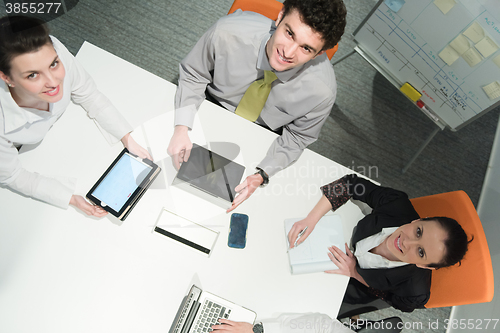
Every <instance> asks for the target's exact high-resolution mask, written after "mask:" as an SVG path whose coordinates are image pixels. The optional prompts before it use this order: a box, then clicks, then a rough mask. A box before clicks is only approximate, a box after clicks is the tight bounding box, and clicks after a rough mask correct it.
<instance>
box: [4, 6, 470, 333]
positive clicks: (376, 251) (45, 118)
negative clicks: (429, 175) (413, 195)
mask: <svg viewBox="0 0 500 333" xmlns="http://www.w3.org/2000/svg"><path fill="white" fill-rule="evenodd" d="M346 14H347V13H346V8H345V5H344V4H343V2H342V0H285V1H284V4H283V8H282V10H281V12H280V13H279V15H278V18H277V20H276V21H272V20H270V19H268V18H266V17H264V16H262V15H260V14H257V13H253V12H242V11H241V10H238V11H236V12H235V13H233V14H230V15H227V16H225V17H223V18H221V19H219V20H218V21H217V22H216V23H215V24H214V25H213V26H212V27H211V28H210V29H208V30H207V31H206V33H205V34H204V35H203V36H201V38H200V39H199V41H198V42H197V43H196V45H195V46H194V48H193V49H192V50H191V52H189V54H188V55H187V56H186V57H185V58H184V59H183V60H182V61H181V63H180V66H179V74H180V77H179V84H178V89H177V93H176V98H175V107H176V111H175V131H174V135H173V137H172V138H171V141H170V143H169V147H168V152H169V154H170V155H171V156H172V158H173V161H174V164H175V165H176V167H177V168H178V167H179V165H180V163H182V162H184V161H187V160H188V158H189V152H190V149H191V147H192V144H191V142H190V140H189V137H188V131H189V130H190V129H191V128H192V126H193V119H194V115H195V113H196V112H197V109H198V108H199V106H200V104H201V103H202V101H203V100H204V99H209V100H211V101H213V102H214V103H217V104H219V105H220V106H222V107H224V108H225V109H227V110H228V111H230V112H234V113H236V114H238V115H240V116H242V117H244V118H246V119H248V120H249V121H252V122H254V123H256V124H258V125H260V126H263V127H265V128H267V129H269V130H271V131H275V132H277V133H279V137H278V138H277V139H276V140H275V141H274V143H273V144H272V145H271V147H266V148H265V149H267V155H266V156H265V158H264V159H263V160H262V161H261V163H260V164H259V165H258V166H257V169H256V170H255V174H253V175H251V176H249V177H247V178H246V179H245V181H244V182H243V183H242V184H240V185H239V186H238V187H236V191H237V192H238V195H237V197H236V198H235V200H234V202H233V204H232V206H231V207H230V208H229V209H228V212H229V211H232V210H234V209H235V208H236V207H238V205H240V204H241V203H242V202H243V201H244V200H246V199H248V198H249V197H250V196H251V195H252V193H253V192H254V191H255V190H256V189H257V188H258V187H259V186H265V185H266V184H268V183H269V182H270V181H271V177H272V176H273V175H275V174H276V173H278V172H279V171H281V170H283V169H284V168H286V167H287V166H289V165H290V164H292V163H293V162H294V161H296V160H297V159H298V158H299V157H300V155H301V153H302V151H303V150H304V149H305V148H306V147H307V146H308V145H309V144H311V143H312V142H314V141H315V140H316V139H317V138H318V136H319V133H320V131H321V128H322V126H323V124H324V122H325V120H326V119H327V117H328V115H329V113H330V111H331V109H332V106H333V104H334V102H335V97H336V80H335V74H334V71H333V68H332V66H331V63H330V61H329V59H328V58H327V56H326V54H325V51H326V50H327V49H330V48H332V47H334V46H335V45H337V43H338V42H339V41H340V39H341V36H342V34H343V33H344V28H345V25H346ZM0 79H1V81H0V114H1V115H0V185H1V186H2V187H5V188H7V189H10V190H13V191H16V192H19V193H21V194H23V195H26V196H29V197H32V198H35V199H38V200H42V201H45V202H47V203H48V204H52V205H55V206H58V207H61V208H67V207H68V205H73V206H75V207H76V208H78V209H80V210H82V211H84V212H85V213H86V214H88V215H93V216H98V217H100V216H104V215H105V214H106V212H105V211H104V210H103V209H101V208H99V207H96V206H93V205H91V204H89V203H88V202H87V201H86V200H85V199H84V198H83V197H81V196H80V195H77V194H75V193H74V191H75V181H74V180H72V179H58V178H54V177H48V176H44V175H40V174H38V173H36V172H32V171H29V170H27V169H25V168H24V167H23V166H22V165H21V163H20V161H19V158H18V154H19V153H20V151H21V152H22V146H23V145H29V144H35V143H37V142H40V141H41V140H43V138H44V136H45V135H46V134H47V132H48V131H49V130H50V128H51V127H52V126H53V125H54V123H55V122H56V121H57V120H58V119H59V117H60V116H61V115H62V114H63V113H64V111H65V110H66V108H67V106H68V105H69V103H70V101H73V102H75V103H76V104H79V105H81V106H82V107H83V108H84V109H85V110H86V111H87V113H88V115H89V117H91V118H93V119H95V120H96V121H97V122H98V123H99V124H100V125H101V127H102V128H104V129H105V130H106V131H107V132H109V133H110V134H111V135H112V136H114V137H115V138H116V139H117V141H118V140H121V141H122V143H123V145H124V146H125V147H127V148H128V149H129V150H130V151H131V152H132V153H134V154H136V155H138V156H140V157H142V158H149V159H151V156H150V155H149V153H148V152H147V150H146V149H144V148H143V147H141V146H140V145H138V144H137V143H136V142H135V141H134V140H133V139H132V137H131V136H130V132H131V130H132V128H130V125H129V124H128V123H127V122H126V121H125V119H124V118H123V117H122V116H121V114H120V112H119V111H118V110H116V108H114V107H113V105H112V104H111V102H110V101H109V100H108V99H107V98H106V97H105V96H104V95H103V94H102V93H100V92H99V91H98V90H97V88H96V86H95V84H94V82H93V80H92V79H91V78H90V77H89V75H88V74H87V73H86V72H85V70H84V69H83V67H82V66H81V65H79V64H78V62H77V61H76V59H75V58H74V57H73V56H72V55H71V54H70V53H69V51H68V50H67V49H66V48H65V47H64V45H63V44H62V43H61V42H60V41H59V40H58V39H57V38H56V37H54V36H51V35H49V32H48V28H47V25H46V24H45V23H43V22H42V21H40V20H37V19H33V18H27V17H23V16H16V17H3V18H1V19H0ZM242 135H245V134H244V133H242ZM248 140H252V138H251V137H248ZM263 148H264V147H263ZM318 185H319V184H318ZM355 189H356V190H355ZM322 191H323V196H322V198H321V199H320V201H319V202H318V204H317V205H316V206H315V207H314V208H312V210H311V212H310V213H309V215H308V216H307V217H306V218H305V219H304V220H302V221H299V222H297V223H295V224H294V226H293V227H292V229H291V230H290V233H289V235H288V237H289V241H290V244H291V246H292V247H293V246H294V243H295V240H296V239H297V237H298V235H299V233H301V232H302V236H301V237H300V238H299V241H298V244H300V243H301V242H303V241H304V240H305V239H306V238H307V237H308V236H309V235H310V234H311V233H312V232H314V227H315V225H316V223H317V222H318V221H319V219H320V218H321V217H322V216H323V215H324V214H326V213H327V212H329V211H330V210H336V209H338V208H339V207H340V206H342V205H343V204H344V203H345V202H346V201H347V200H349V199H355V200H361V201H363V202H365V203H367V204H368V205H369V206H370V207H371V208H372V209H373V210H372V212H371V213H370V214H369V215H367V216H366V217H365V218H363V219H362V220H361V221H359V223H358V224H357V227H356V229H355V231H354V233H353V236H352V239H351V244H350V246H349V245H348V244H346V245H345V253H344V252H343V251H341V250H340V249H338V248H336V247H331V248H330V249H329V251H330V253H329V256H330V259H331V260H332V261H333V262H334V263H335V264H336V265H337V266H338V268H339V269H338V270H335V271H329V272H327V273H333V274H342V275H345V276H348V277H349V278H350V281H349V285H348V289H347V292H346V294H345V297H344V300H343V303H342V307H341V310H340V314H339V318H342V317H346V316H352V315H356V314H359V311H360V310H359V309H360V308H364V307H365V306H366V305H367V304H374V306H375V307H376V308H381V307H384V306H393V307H395V308H397V309H400V310H402V311H413V310H414V309H416V308H423V307H424V306H425V304H426V302H427V301H428V299H429V295H430V285H431V278H430V277H431V271H432V270H434V269H440V268H442V267H447V266H451V265H454V264H456V263H458V262H460V261H461V260H462V259H463V257H464V255H465V253H466V252H467V245H468V242H469V238H470V237H469V236H468V235H466V233H465V232H464V230H463V229H462V228H461V226H460V224H459V223H458V222H457V221H455V220H453V219H450V218H447V217H424V218H422V217H420V216H419V215H418V214H417V212H416V211H415V209H414V208H413V206H412V204H411V202H410V201H409V199H408V196H407V195H406V194H405V193H404V192H402V191H398V190H395V189H391V188H387V187H381V186H377V185H375V184H373V183H371V182H370V181H368V180H366V179H364V178H361V177H358V176H356V175H347V176H344V177H342V178H341V179H338V180H335V181H333V182H332V183H330V184H328V185H325V186H323V187H322ZM269 297H270V298H272V295H269ZM294 320H295V322H297V320H298V321H299V322H300V321H304V320H308V321H311V322H315V321H316V322H317V321H321V320H325V315H321V314H308V315H294V316H288V317H287V316H285V317H280V318H279V319H276V320H275V321H274V322H272V323H274V324H269V323H267V324H266V323H264V324H262V323H258V324H256V325H251V324H248V323H235V322H231V321H228V320H221V322H222V324H224V325H216V326H214V327H213V329H214V330H216V331H227V333H233V332H238V333H251V332H255V333H262V332H263V331H265V332H266V333H271V332H275V331H276V332H278V331H281V332H285V331H287V332H291V325H292V323H293V321H294ZM331 322H332V323H334V322H335V319H334V320H332V321H331ZM311 327H312V329H311V330H309V331H310V332H319V330H318V329H315V328H314V325H313V326H311ZM329 327H330V328H329V329H328V330H326V331H325V332H332V333H333V332H347V331H350V330H349V329H348V328H345V327H342V326H341V325H340V326H339V325H330V326H329ZM220 333H226V332H220Z"/></svg>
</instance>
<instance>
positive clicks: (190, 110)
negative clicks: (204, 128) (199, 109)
mask: <svg viewBox="0 0 500 333" xmlns="http://www.w3.org/2000/svg"><path fill="white" fill-rule="evenodd" d="M195 116H196V107H195V105H194V104H191V105H188V106H183V107H181V108H179V109H175V117H174V126H177V125H182V126H187V127H188V128H189V129H192V128H193V123H194V117H195Z"/></svg>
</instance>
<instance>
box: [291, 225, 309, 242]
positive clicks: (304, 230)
mask: <svg viewBox="0 0 500 333" xmlns="http://www.w3.org/2000/svg"><path fill="white" fill-rule="evenodd" d="M306 230H307V227H305V228H304V229H302V231H301V232H299V234H298V235H297V239H296V240H295V243H293V247H296V246H297V242H298V241H299V238H300V237H302V235H303V234H304V233H305V232H306Z"/></svg>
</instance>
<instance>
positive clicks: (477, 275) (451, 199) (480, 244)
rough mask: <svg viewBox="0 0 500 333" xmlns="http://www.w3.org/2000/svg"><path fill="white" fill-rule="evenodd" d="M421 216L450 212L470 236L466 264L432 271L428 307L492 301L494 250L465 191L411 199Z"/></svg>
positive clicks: (441, 214) (449, 215)
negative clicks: (492, 261) (492, 259)
mask: <svg viewBox="0 0 500 333" xmlns="http://www.w3.org/2000/svg"><path fill="white" fill-rule="evenodd" d="M411 203H412V204H413V206H414V207H415V210H416V211H417V213H418V214H419V215H420V216H421V217H432V216H447V217H451V218H454V219H455V220H457V221H458V223H460V225H461V226H462V228H463V229H464V230H465V232H466V233H467V235H468V236H469V237H471V236H474V240H473V241H472V242H471V243H469V250H468V251H467V254H466V255H465V258H464V259H463V260H462V265H460V266H458V264H457V265H455V266H452V267H448V268H441V269H437V270H434V271H432V283H431V297H430V299H429V301H428V302H427V304H426V305H425V307H426V308H438V307H446V306H455V305H463V304H473V303H483V302H490V301H491V300H492V299H493V291H494V279H493V266H492V264H491V257H490V250H489V249H488V243H487V242H486V236H485V235H484V230H483V226H482V225H481V221H480V220H479V217H478V216H477V212H476V209H475V208H474V205H473V204H472V202H471V201H470V199H469V197H468V196H467V194H466V193H465V192H464V191H455V192H448V193H442V194H435V195H429V196H426V197H420V198H415V199H411Z"/></svg>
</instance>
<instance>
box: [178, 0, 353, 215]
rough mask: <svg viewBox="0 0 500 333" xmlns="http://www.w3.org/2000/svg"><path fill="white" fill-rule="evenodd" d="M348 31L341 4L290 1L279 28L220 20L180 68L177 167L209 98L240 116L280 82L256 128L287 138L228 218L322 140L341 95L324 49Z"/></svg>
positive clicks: (257, 18)
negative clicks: (257, 86) (241, 108)
mask: <svg viewBox="0 0 500 333" xmlns="http://www.w3.org/2000/svg"><path fill="white" fill-rule="evenodd" d="M345 24H346V8H345V6H344V3H343V2H342V0H286V1H285V2H284V4H283V8H282V10H281V12H280V13H279V15H278V18H277V20H276V22H274V21H272V20H270V19H268V18H266V17H264V16H262V15H260V14H257V13H253V12H242V11H241V10H238V11H236V12H235V13H233V14H231V15H227V16H225V17H223V18H221V19H219V20H218V21H217V22H216V23H215V25H213V26H212V27H211V28H210V29H209V30H208V31H207V32H206V33H205V34H204V35H203V36H202V37H201V39H200V40H199V41H198V42H197V43H196V45H195V46H194V48H193V49H192V50H191V52H190V53H189V54H188V55H187V56H186V57H185V58H184V59H183V60H182V62H181V63H180V66H179V71H180V73H179V86H178V88H177V93H176V97H175V108H176V110H175V131H174V135H173V136H172V139H171V140H170V144H169V147H168V152H169V154H170V155H171V156H172V157H173V159H174V163H175V165H176V167H179V163H182V162H184V161H187V159H188V158H189V151H190V149H191V147H192V143H191V141H190V140H189V136H188V134H187V133H188V130H189V129H191V128H192V125H193V120H194V116H195V113H196V111H197V109H198V108H199V106H200V104H201V103H202V102H203V100H204V99H205V97H206V98H207V99H208V100H211V101H212V102H215V103H217V104H219V105H221V106H222V107H224V108H226V109H228V110H230V111H232V112H235V111H236V113H237V114H238V111H237V110H236V109H237V107H238V104H239V103H240V101H241V100H242V97H243V96H244V95H245V92H246V91H247V88H248V87H249V86H250V85H251V84H252V83H254V82H255V81H256V80H260V79H263V78H264V77H265V75H273V74H269V73H271V72H272V73H274V75H275V76H274V81H272V83H271V90H270V92H269V95H268V97H267V100H265V102H264V103H265V104H264V106H263V108H262V111H261V112H260V114H259V115H256V116H255V117H256V118H257V119H256V120H255V122H256V123H257V124H259V125H261V126H264V127H266V128H268V129H270V130H272V131H275V132H277V133H279V134H280V136H279V137H278V138H277V139H276V140H275V141H274V142H273V144H272V145H271V147H270V148H269V149H268V152H267V155H266V156H265V157H264V159H263V160H262V162H260V163H259V165H258V166H257V172H256V173H255V174H254V175H251V176H249V177H247V179H246V180H245V181H244V182H243V183H242V184H240V185H239V186H237V187H236V191H237V192H238V193H239V194H238V195H237V196H236V198H235V200H234V201H233V204H232V206H231V207H230V208H229V209H228V212H229V211H231V210H233V209H234V208H236V207H237V206H238V205H239V204H240V203H241V202H243V201H244V200H246V199H247V198H248V197H249V196H250V195H251V194H252V193H253V192H254V191H255V189H256V188H257V187H258V186H259V185H266V184H267V183H268V182H269V177H271V176H273V175H274V174H276V173H277V172H278V171H280V170H282V169H284V168H286V167H287V166H289V165H290V164H291V163H293V162H295V161H296V160H297V159H298V158H299V157H300V155H301V154H302V151H303V150H304V149H305V148H306V147H307V146H308V145H309V144H311V143H313V142H314V141H316V140H317V138H318V136H319V132H320V130H321V127H322V126H323V124H324V122H325V121H326V119H327V117H328V115H329V113H330V111H331V109H332V106H333V104H334V102H335V97H336V91H337V84H336V80H335V74H334V72H333V68H332V66H331V63H330V61H329V60H328V58H327V56H326V54H325V50H327V49H329V48H332V47H334V46H335V45H336V44H337V43H338V42H339V40H340V38H341V36H342V34H343V33H344V28H345ZM247 119H248V118H247ZM243 135H244V133H243ZM250 139H251V138H250Z"/></svg>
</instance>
